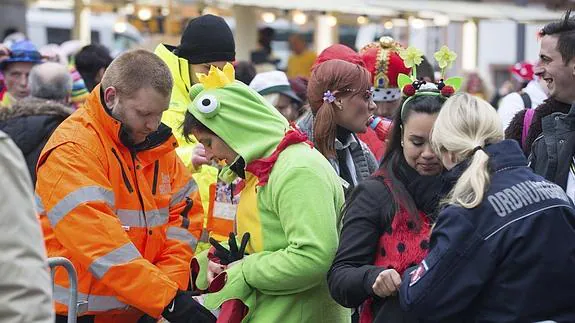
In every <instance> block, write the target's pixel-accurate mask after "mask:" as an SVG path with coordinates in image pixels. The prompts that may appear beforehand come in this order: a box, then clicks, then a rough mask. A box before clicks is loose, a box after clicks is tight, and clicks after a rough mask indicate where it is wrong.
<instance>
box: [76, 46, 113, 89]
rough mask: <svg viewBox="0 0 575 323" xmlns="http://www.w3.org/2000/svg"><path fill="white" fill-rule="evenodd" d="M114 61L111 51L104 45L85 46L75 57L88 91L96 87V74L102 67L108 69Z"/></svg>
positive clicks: (77, 67)
mask: <svg viewBox="0 0 575 323" xmlns="http://www.w3.org/2000/svg"><path fill="white" fill-rule="evenodd" d="M111 63H112V56H110V51H108V49H107V48H106V47H104V46H102V45H98V44H92V45H88V46H84V47H83V48H82V49H81V50H80V51H79V52H78V54H76V57H75V64H76V69H77V70H78V72H79V73H80V75H82V79H84V83H85V84H86V87H87V88H88V91H92V90H93V89H94V87H96V85H97V83H96V75H97V74H98V71H100V69H102V68H104V69H106V68H107V67H108V66H109V65H110V64H111Z"/></svg>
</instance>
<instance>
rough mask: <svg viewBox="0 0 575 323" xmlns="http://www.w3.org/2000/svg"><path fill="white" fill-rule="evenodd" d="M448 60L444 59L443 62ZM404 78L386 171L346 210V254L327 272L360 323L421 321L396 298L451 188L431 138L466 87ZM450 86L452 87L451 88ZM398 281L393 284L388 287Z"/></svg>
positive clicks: (412, 59)
mask: <svg viewBox="0 0 575 323" xmlns="http://www.w3.org/2000/svg"><path fill="white" fill-rule="evenodd" d="M442 51H443V52H441V51H440V52H438V53H436V59H437V60H438V61H439V62H440V66H442V65H443V67H442V68H443V69H445V67H447V65H450V64H451V62H452V61H453V60H454V59H455V54H454V53H453V52H450V51H449V50H448V49H447V48H444V49H442ZM440 55H443V56H447V58H448V61H447V64H441V63H445V60H441V58H442V56H440ZM402 56H403V57H404V61H405V63H406V66H409V67H415V66H416V65H417V64H419V62H421V56H422V55H421V52H420V51H418V50H417V49H414V48H408V49H407V50H404V51H403V52H402ZM415 70H416V69H415V68H412V75H411V77H410V76H407V75H405V74H401V75H400V76H399V86H400V88H402V89H403V94H404V100H403V104H402V105H401V107H400V108H399V109H398V111H397V113H396V114H395V117H394V120H393V124H394V127H393V129H392V132H391V135H390V138H391V140H390V144H389V147H388V150H387V153H386V155H385V157H384V159H383V161H382V163H381V166H380V168H379V170H378V171H377V172H376V173H375V174H374V175H373V176H372V177H371V178H370V179H367V180H365V181H363V182H362V183H360V184H359V185H358V186H357V187H356V188H355V189H354V190H353V192H352V193H351V195H350V197H349V199H348V201H347V205H346V206H345V208H344V211H343V219H344V222H343V228H342V232H341V235H340V243H339V248H338V251H337V254H336V257H335V260H334V263H333V265H332V268H331V269H330V272H329V273H328V284H329V288H330V292H331V295H332V297H333V298H334V299H335V300H336V301H337V302H338V303H340V304H341V305H343V306H345V307H350V308H359V307H360V308H361V310H360V322H361V323H369V322H415V319H413V318H412V317H410V314H408V313H404V312H402V310H401V309H400V307H399V302H398V299H397V297H396V292H397V289H398V287H399V284H400V283H401V277H400V275H401V274H403V272H404V271H406V270H407V269H408V268H409V267H413V266H415V265H416V264H417V263H419V262H420V261H421V260H423V258H424V257H425V256H426V255H427V249H428V247H429V240H428V239H429V235H430V229H431V226H432V224H433V223H434V220H435V216H434V215H435V213H436V209H437V207H438V204H439V201H440V199H441V197H442V196H444V195H445V194H446V193H447V192H448V191H449V188H450V183H446V182H444V181H442V179H441V177H440V176H439V175H440V174H441V172H442V170H443V166H442V164H441V160H440V159H439V158H438V157H437V155H436V154H435V153H434V152H433V150H432V149H431V145H430V142H429V135H430V131H431V128H432V127H433V124H434V122H435V119H436V118H437V115H438V113H439V111H440V110H441V107H442V105H443V103H444V102H445V100H446V99H447V97H448V96H450V95H451V94H453V93H454V92H455V90H456V88H457V86H458V83H459V82H460V81H459V79H458V78H453V79H449V80H446V81H445V82H443V81H442V82H441V83H440V84H437V85H436V84H433V83H426V82H425V81H423V80H420V79H417V77H416V75H415V73H416V72H415ZM447 84H450V85H447ZM389 282H391V283H389Z"/></svg>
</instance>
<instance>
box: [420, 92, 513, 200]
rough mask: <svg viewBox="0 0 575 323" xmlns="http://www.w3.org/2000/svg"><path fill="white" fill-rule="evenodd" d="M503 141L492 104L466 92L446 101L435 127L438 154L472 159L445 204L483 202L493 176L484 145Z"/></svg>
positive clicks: (432, 140)
mask: <svg viewBox="0 0 575 323" xmlns="http://www.w3.org/2000/svg"><path fill="white" fill-rule="evenodd" d="M501 140H503V130H502V126H501V121H500V119H499V116H498V114H497V112H496V111H495V109H494V108H493V107H492V106H491V105H490V104H489V103H487V102H486V101H484V100H482V99H480V98H477V97H475V96H472V95H470V94H467V93H460V94H457V95H454V96H453V97H451V98H449V99H448V100H447V101H446V102H445V104H444V105H443V108H442V109H441V112H440V113H439V115H438V117H437V120H436V121H435V124H434V126H433V130H432V134H431V144H432V145H433V148H434V150H435V151H436V152H437V154H438V155H439V156H441V155H442V154H445V153H450V154H453V156H454V157H455V159H456V161H457V162H458V163H459V162H463V161H465V160H469V165H468V167H467V169H466V170H465V171H464V172H463V174H462V175H461V177H460V178H459V179H458V180H457V183H456V184H455V186H454V188H453V190H452V191H451V193H450V194H449V195H448V197H447V199H446V203H448V204H457V205H460V206H462V207H464V208H467V209H471V208H474V207H476V206H478V205H479V204H480V203H481V201H482V200H483V196H484V195H485V192H486V190H487V189H488V188H489V183H490V178H491V175H490V173H489V156H488V155H487V153H486V152H485V151H484V147H485V145H488V144H494V143H497V142H500V141H501Z"/></svg>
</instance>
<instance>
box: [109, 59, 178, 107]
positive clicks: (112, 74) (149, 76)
mask: <svg viewBox="0 0 575 323" xmlns="http://www.w3.org/2000/svg"><path fill="white" fill-rule="evenodd" d="M101 84H102V88H103V89H106V88H108V87H114V88H116V91H117V92H118V93H120V94H121V95H123V96H127V97H130V96H131V95H133V94H134V93H136V91H138V90H140V89H142V88H145V87H151V88H153V89H154V90H156V91H157V92H158V93H160V94H162V95H164V96H165V97H169V96H170V95H171V93H172V86H173V81H172V75H171V73H170V69H169V68H168V66H167V65H166V63H164V62H163V61H162V60H161V59H160V58H159V57H158V56H156V55H155V54H154V53H151V52H148V51H146V50H143V49H136V50H131V51H127V52H125V53H123V54H121V55H120V56H118V57H117V58H116V59H114V60H113V61H112V63H111V64H110V66H108V68H107V69H106V72H104V76H103V77H102V82H101Z"/></svg>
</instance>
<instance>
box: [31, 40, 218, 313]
mask: <svg viewBox="0 0 575 323" xmlns="http://www.w3.org/2000/svg"><path fill="white" fill-rule="evenodd" d="M171 89H172V78H171V76H170V71H169V69H168V67H167V66H166V65H165V63H163V62H162V61H161V60H160V59H159V58H158V57H157V56H155V55H154V54H153V53H149V52H146V51H144V50H136V51H130V52H127V53H124V54H122V55H121V56H119V57H118V58H116V59H115V60H114V61H113V62H112V64H111V65H110V66H109V68H108V69H107V70H106V72H105V74H104V76H103V79H102V82H101V85H99V86H97V87H96V88H95V89H94V90H93V91H92V93H91V94H90V96H89V97H88V98H87V100H86V102H85V104H84V106H83V108H81V109H79V110H78V111H76V113H74V114H73V115H72V116H70V117H69V118H68V119H67V120H66V121H64V122H63V123H62V124H61V125H60V126H59V127H58V129H57V130H56V131H55V132H54V133H53V135H52V137H51V138H50V139H49V141H48V143H47V144H46V147H45V148H44V151H43V152H42V154H41V156H40V159H39V162H38V166H37V171H38V181H37V185H36V194H37V204H38V209H39V212H40V220H41V223H42V228H43V231H44V236H45V243H46V248H47V251H48V255H49V256H50V257H54V256H62V257H66V258H68V259H70V260H71V261H72V263H73V264H74V266H75V267H76V270H77V271H78V292H79V293H78V296H79V297H78V298H79V302H80V305H79V307H78V311H79V315H80V316H81V320H80V322H136V321H137V320H138V319H139V318H140V317H142V316H144V315H147V317H153V318H159V317H160V315H161V316H163V317H164V318H166V319H168V320H169V321H170V322H188V320H190V321H194V322H212V321H213V322H215V318H214V317H213V316H212V315H211V313H210V312H209V311H207V310H205V309H204V308H203V307H202V306H201V305H199V304H198V303H196V302H195V301H194V300H193V298H192V295H191V293H189V292H186V290H187V287H188V284H189V274H190V269H189V268H190V261H191V258H192V256H193V250H194V248H195V245H196V242H197V239H198V238H199V235H200V234H201V231H202V213H203V209H202V203H201V201H200V199H199V194H198V192H197V185H196V184H195V182H194V181H193V179H192V178H191V176H190V174H189V173H188V171H187V170H186V168H185V166H184V165H183V163H182V162H181V160H180V159H179V158H178V157H177V156H176V152H175V147H176V146H177V143H176V140H175V139H174V137H173V135H172V133H171V130H170V128H168V127H167V126H165V125H163V124H161V123H160V119H161V116H162V112H163V111H164V110H165V109H167V107H168V103H169V100H170V93H171ZM69 287H70V284H69V280H68V278H67V276H66V274H65V272H64V271H63V270H57V271H56V274H55V286H54V301H55V306H56V313H57V314H58V316H57V319H56V322H65V319H66V315H67V314H68V307H67V305H68V292H69Z"/></svg>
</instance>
